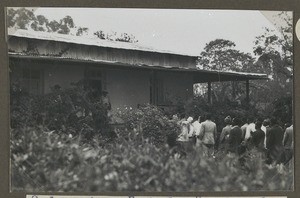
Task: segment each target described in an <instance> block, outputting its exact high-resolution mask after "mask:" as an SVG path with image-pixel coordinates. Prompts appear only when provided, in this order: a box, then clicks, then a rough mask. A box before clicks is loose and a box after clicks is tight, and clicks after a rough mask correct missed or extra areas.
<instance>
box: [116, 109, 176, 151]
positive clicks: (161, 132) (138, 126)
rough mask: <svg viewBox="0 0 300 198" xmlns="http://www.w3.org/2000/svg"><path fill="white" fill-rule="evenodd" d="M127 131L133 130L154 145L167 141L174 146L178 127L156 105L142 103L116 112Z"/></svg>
mask: <svg viewBox="0 0 300 198" xmlns="http://www.w3.org/2000/svg"><path fill="white" fill-rule="evenodd" d="M118 116H119V117H120V118H121V119H122V120H123V122H124V125H125V127H126V128H127V130H126V131H127V132H126V133H128V131H135V133H137V134H139V135H140V136H141V137H142V138H144V139H148V140H149V141H150V142H151V143H154V144H155V145H163V144H165V143H168V144H169V145H170V146H175V144H176V138H177V136H178V135H179V133H180V128H179V126H178V125H177V123H176V122H175V121H172V120H169V119H168V117H167V116H165V114H164V112H163V111H162V110H161V109H159V108H158V107H156V106H153V105H144V106H141V107H140V108H138V109H133V108H130V107H129V108H125V109H124V110H123V111H119V112H118Z"/></svg>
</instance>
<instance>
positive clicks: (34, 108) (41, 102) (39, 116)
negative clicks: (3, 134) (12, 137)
mask: <svg viewBox="0 0 300 198" xmlns="http://www.w3.org/2000/svg"><path fill="white" fill-rule="evenodd" d="M100 98H101V97H100ZM108 123H109V119H108V117H107V108H106V106H105V105H104V104H103V103H102V101H101V100H93V98H92V92H91V91H90V90H88V89H84V87H83V84H82V83H81V82H79V83H76V84H74V85H73V87H71V88H69V89H66V90H61V89H60V88H59V87H58V86H55V87H53V91H52V92H51V93H49V94H45V95H42V96H39V95H30V94H27V93H26V92H24V91H23V90H22V89H21V88H20V87H19V86H18V84H13V85H12V88H11V127H12V128H24V127H27V126H39V127H41V128H43V129H44V130H56V131H60V132H66V131H68V132H69V133H71V134H73V135H79V134H80V135H83V136H84V137H85V138H86V139H87V140H89V139H91V138H92V137H93V136H94V135H95V134H102V135H111V129H110V126H109V124H108Z"/></svg>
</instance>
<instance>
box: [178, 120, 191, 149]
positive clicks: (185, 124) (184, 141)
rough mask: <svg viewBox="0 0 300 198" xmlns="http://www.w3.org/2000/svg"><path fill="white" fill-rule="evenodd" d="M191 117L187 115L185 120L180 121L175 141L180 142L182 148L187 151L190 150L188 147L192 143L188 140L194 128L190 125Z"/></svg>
mask: <svg viewBox="0 0 300 198" xmlns="http://www.w3.org/2000/svg"><path fill="white" fill-rule="evenodd" d="M192 121H193V118H192V117H188V119H187V120H183V121H182V122H181V133H180V135H179V136H178V139H177V141H178V142H180V143H181V145H182V146H183V148H184V149H185V150H186V151H188V150H190V147H191V145H192V142H190V140H191V138H192V137H193V134H194V128H193V126H192Z"/></svg>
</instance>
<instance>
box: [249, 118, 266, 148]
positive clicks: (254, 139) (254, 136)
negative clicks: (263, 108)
mask: <svg viewBox="0 0 300 198" xmlns="http://www.w3.org/2000/svg"><path fill="white" fill-rule="evenodd" d="M261 126H262V122H260V121H257V122H256V123H255V129H256V131H255V132H251V145H252V146H253V148H255V149H257V150H258V151H261V152H262V151H264V141H265V132H264V131H263V130H261Z"/></svg>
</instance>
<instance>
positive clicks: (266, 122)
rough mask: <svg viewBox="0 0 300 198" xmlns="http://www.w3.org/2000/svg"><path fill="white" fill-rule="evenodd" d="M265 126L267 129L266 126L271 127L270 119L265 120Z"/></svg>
mask: <svg viewBox="0 0 300 198" xmlns="http://www.w3.org/2000/svg"><path fill="white" fill-rule="evenodd" d="M263 125H264V126H265V127H266V126H269V125H270V119H264V121H263Z"/></svg>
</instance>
